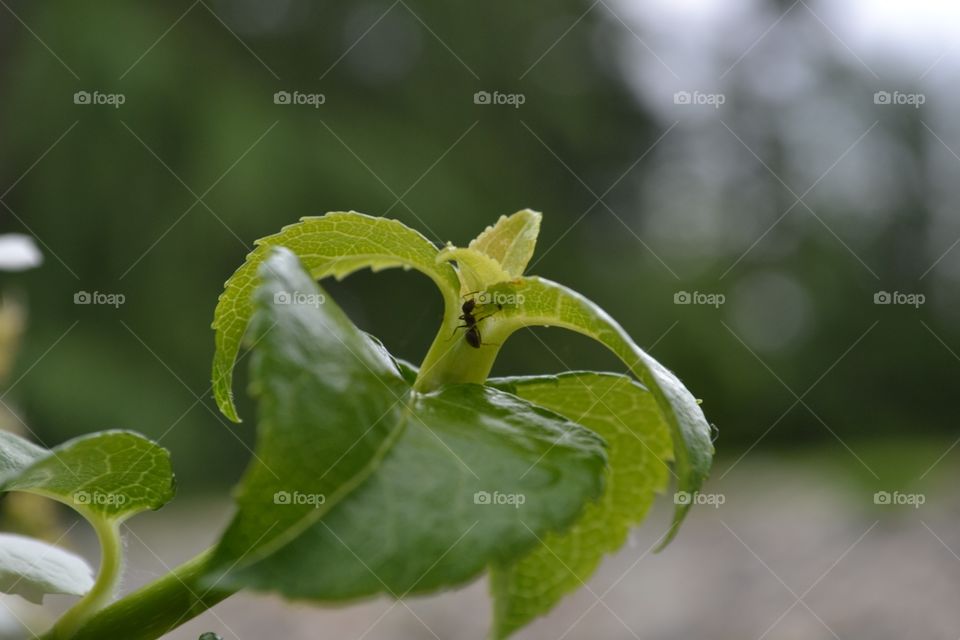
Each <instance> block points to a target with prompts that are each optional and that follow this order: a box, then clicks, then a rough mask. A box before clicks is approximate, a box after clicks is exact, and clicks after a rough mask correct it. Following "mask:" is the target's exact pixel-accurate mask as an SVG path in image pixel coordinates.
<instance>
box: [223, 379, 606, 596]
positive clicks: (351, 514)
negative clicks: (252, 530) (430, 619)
mask: <svg viewBox="0 0 960 640" xmlns="http://www.w3.org/2000/svg"><path fill="white" fill-rule="evenodd" d="M407 412H408V413H407V415H406V420H405V428H404V432H403V436H402V437H401V438H400V439H399V441H398V442H397V444H396V445H395V446H394V448H393V449H392V450H391V451H390V453H389V454H387V456H386V457H385V458H384V460H383V462H382V463H381V464H380V466H379V468H378V469H377V470H376V471H375V472H374V473H373V475H371V476H370V478H369V479H368V480H367V481H366V482H365V483H364V484H362V485H361V486H360V487H359V488H358V489H356V490H355V491H354V492H353V493H351V494H350V495H349V496H347V497H346V498H344V499H343V500H342V501H341V502H340V503H339V504H338V505H337V506H336V507H334V508H333V509H332V510H331V511H330V512H329V513H327V514H326V515H325V516H324V517H323V519H321V520H320V521H319V522H317V523H315V524H314V525H313V526H311V527H310V528H309V529H308V530H306V531H305V532H304V533H303V534H302V535H301V536H300V537H298V538H297V539H296V540H294V541H292V542H291V543H290V544H289V545H287V546H286V547H284V548H283V549H281V550H279V551H278V552H277V553H275V554H274V555H273V556H271V557H270V558H266V559H264V560H263V561H261V562H260V563H258V564H256V565H253V566H249V567H247V568H245V569H242V570H239V571H234V572H231V573H230V574H229V575H227V576H226V577H225V578H224V579H223V581H221V582H220V583H219V584H221V585H224V586H229V587H245V588H252V589H258V590H273V591H279V592H280V593H282V594H283V595H285V596H287V597H290V598H306V599H312V600H321V601H334V600H344V599H350V598H357V597H361V596H367V595H371V594H375V593H378V592H384V591H385V592H387V593H388V594H390V595H392V596H394V597H401V596H403V595H406V594H408V593H422V592H429V591H432V590H435V589H438V588H441V587H446V586H450V585H456V584H460V583H462V582H464V581H467V580H469V579H471V578H473V577H475V576H477V575H478V574H479V573H481V572H482V571H483V570H485V569H486V568H487V566H488V565H489V564H490V563H491V562H497V561H503V562H506V561H509V560H510V559H511V558H514V557H517V556H518V555H520V554H522V553H523V552H525V551H526V550H528V549H530V548H532V547H533V546H535V545H536V544H538V538H539V537H542V536H544V535H546V533H547V532H549V531H553V530H559V529H562V528H564V527H566V526H568V525H569V524H571V523H572V522H573V521H574V519H575V518H576V517H577V516H578V514H579V513H580V512H581V510H582V509H583V505H584V503H585V502H586V501H587V500H590V499H595V498H597V497H598V496H599V495H600V493H601V491H602V487H603V471H604V468H605V462H606V456H605V454H604V447H603V444H602V441H601V439H600V438H599V437H597V436H596V435H595V434H593V433H592V432H590V431H588V430H586V429H584V428H583V427H581V426H580V425H577V424H575V423H573V422H571V421H569V420H566V419H564V418H562V417H560V416H558V415H556V414H554V413H551V412H549V411H547V410H545V409H542V408H539V407H536V406H533V405H531V404H530V403H528V402H526V401H524V400H522V399H520V398H518V397H516V396H513V395H510V394H508V393H505V392H502V391H498V390H495V389H491V388H489V387H484V386H481V385H450V386H447V387H444V388H443V389H442V390H440V391H438V392H436V393H433V394H427V395H418V396H414V397H413V398H412V399H411V401H410V402H409V403H408V405H407ZM487 499H489V503H487Z"/></svg>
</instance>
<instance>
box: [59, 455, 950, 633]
mask: <svg viewBox="0 0 960 640" xmlns="http://www.w3.org/2000/svg"><path fill="white" fill-rule="evenodd" d="M818 459H819V460H821V461H822V460H823V459H824V458H823V456H819V458H818ZM946 461H947V462H949V458H947V459H946ZM730 463H732V460H731V461H727V463H726V464H723V463H721V464H720V465H718V467H717V470H716V472H715V474H714V477H715V479H714V480H713V481H712V482H711V485H710V486H709V487H707V489H706V491H708V492H711V491H712V492H718V493H722V494H723V496H724V497H725V499H726V502H725V504H723V505H722V506H720V507H719V508H714V507H710V506H699V507H697V508H695V509H694V510H693V512H692V515H691V517H690V518H689V520H688V521H687V523H686V524H685V525H684V527H683V529H682V530H681V532H680V535H679V537H678V538H677V540H676V541H675V542H674V543H673V544H671V545H670V546H669V547H668V548H667V550H666V551H664V552H662V553H659V554H654V553H648V550H649V549H650V547H651V546H652V545H653V544H654V543H655V541H656V539H657V537H658V536H659V535H660V534H661V533H662V532H663V527H664V526H665V524H666V522H667V519H668V507H669V506H670V504H669V502H670V501H669V499H662V500H661V501H660V506H659V507H658V509H657V510H656V511H655V513H653V514H652V515H651V517H650V519H648V521H647V523H646V524H645V525H644V526H643V527H642V528H641V529H639V530H638V531H636V532H635V533H634V535H633V537H632V539H631V542H630V544H629V545H628V546H627V547H625V548H624V549H623V550H622V551H621V552H620V553H619V554H617V555H616V556H614V557H611V558H609V559H608V560H607V561H606V562H605V563H604V564H603V565H602V567H601V569H600V571H599V572H598V573H597V575H596V576H594V578H593V579H592V580H590V581H589V589H586V588H584V589H581V590H580V591H578V592H577V593H576V594H574V595H572V596H570V597H568V598H567V599H566V600H564V601H563V602H562V603H561V605H560V606H559V607H558V608H557V610H555V611H554V613H553V614H552V615H550V616H549V617H547V618H545V619H542V620H540V621H538V622H537V623H535V624H534V625H532V626H531V627H529V628H528V629H527V630H525V631H524V632H522V633H520V634H518V635H517V638H521V639H525V640H558V639H560V638H565V639H569V640H586V639H589V640H597V639H598V638H603V639H604V640H607V639H609V640H619V639H623V640H630V639H631V638H642V639H644V640H646V639H651V640H690V639H691V638H706V639H710V640H760V639H761V638H762V639H769V640H820V639H823V640H830V639H832V638H842V639H844V640H861V639H862V640H888V639H889V640H903V639H904V638H911V639H913V638H922V639H924V640H941V639H942V640H956V639H957V638H958V637H960V608H958V607H957V604H956V603H957V602H960V558H958V557H957V555H955V553H954V552H955V551H960V527H958V524H960V499H958V497H957V496H956V495H955V492H954V491H953V490H952V487H953V486H956V479H957V478H956V474H955V473H954V472H952V471H950V470H949V469H948V468H947V467H946V465H945V466H944V468H943V469H942V470H939V469H940V468H939V466H938V467H937V469H938V470H939V475H937V476H936V478H935V479H934V480H930V477H929V476H928V480H930V481H929V482H928V483H927V485H926V486H924V487H923V489H924V491H925V493H924V496H925V498H926V504H924V505H922V506H921V507H920V508H919V509H915V508H912V507H890V506H877V505H875V504H874V500H873V493H872V491H873V489H872V488H870V487H869V483H862V484H861V483H858V482H855V481H854V482H851V481H850V478H849V476H847V477H844V476H843V475H842V474H841V473H838V472H837V468H836V467H833V466H830V465H828V464H811V461H810V459H806V460H804V461H796V460H776V459H772V458H769V457H761V456H758V457H756V458H752V457H747V458H745V459H744V460H743V461H742V462H740V463H739V464H736V465H735V466H733V467H732V470H731V472H730V473H729V475H726V476H724V474H725V471H726V469H730V468H731V464H730ZM930 475H931V476H933V475H934V474H930ZM891 490H892V487H891ZM228 516H229V507H228V505H226V504H225V503H212V502H200V501H194V502H188V503H185V504H178V503H176V502H175V503H174V504H173V505H171V506H170V507H168V508H166V509H164V510H163V511H161V512H160V513H156V514H147V515H144V516H141V517H140V518H137V519H135V520H134V521H133V522H132V523H131V526H132V531H133V533H134V534H135V535H132V534H128V536H127V545H128V548H129V552H130V557H131V561H130V567H131V568H130V570H129V571H128V573H127V577H126V582H125V588H132V587H135V586H138V585H140V584H143V583H145V582H147V581H149V580H151V579H153V578H155V577H157V576H159V575H161V574H162V573H164V572H165V571H166V568H165V566H164V564H166V565H167V566H174V565H175V564H177V563H179V562H181V561H183V560H186V559H187V558H188V557H190V556H192V555H193V554H194V553H196V552H198V551H200V550H202V549H203V548H204V546H205V545H206V544H207V543H209V542H211V541H212V540H213V537H214V536H215V535H216V532H217V531H218V528H219V526H220V525H221V524H222V523H224V522H225V521H226V519H227V518H228ZM90 543H92V540H90V539H83V540H79V541H78V544H81V545H82V548H83V549H85V551H86V552H88V553H89V554H90V555H89V556H88V557H95V555H94V554H95V550H94V549H93V548H92V547H91V545H90ZM948 547H949V548H948ZM951 549H953V551H951ZM318 570H319V569H318ZM598 598H602V601H601V602H598ZM798 598H802V600H801V601H800V602H798ZM489 616H490V602H489V598H488V596H487V593H486V583H485V581H483V580H481V581H478V582H476V583H474V584H472V585H470V586H468V587H466V588H464V589H462V590H458V591H454V592H448V593H444V594H441V595H437V596H433V597H421V598H416V599H411V600H409V601H407V602H406V603H403V604H395V603H393V602H392V601H390V600H388V599H385V598H382V599H377V600H373V601H369V602H366V603H363V604H359V605H355V606H352V607H347V608H340V609H320V608H314V607H310V606H307V605H290V604H287V603H284V602H282V601H281V600H280V599H278V598H274V597H268V596H261V595H239V596H235V597H233V598H231V599H229V600H227V601H225V602H224V603H222V604H221V605H219V606H218V607H216V608H215V609H214V610H213V611H211V612H208V613H207V614H205V615H203V616H201V617H200V618H198V619H196V620H193V621H192V622H190V623H188V624H187V625H185V626H183V627H182V628H181V629H178V630H177V631H175V632H173V633H171V634H169V636H168V637H169V638H170V639H171V640H196V638H197V637H198V636H199V635H200V634H201V633H202V632H204V631H216V632H217V633H219V634H220V635H222V636H223V638H224V639H225V640H263V639H267V638H269V639H276V640H279V639H281V638H282V639H283V640H301V639H302V640H307V639H309V640H317V639H320V640H322V639H325V638H331V639H336V640H360V639H361V638H362V639H364V640H397V639H406V638H409V639H419V638H423V639H425V640H428V639H431V638H440V639H442V640H447V639H451V640H473V639H476V640H482V639H483V638H485V637H486V632H487V629H488V622H489Z"/></svg>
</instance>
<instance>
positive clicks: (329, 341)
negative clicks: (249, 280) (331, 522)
mask: <svg viewBox="0 0 960 640" xmlns="http://www.w3.org/2000/svg"><path fill="white" fill-rule="evenodd" d="M272 251H273V252H274V255H272V256H271V257H270V258H269V260H268V261H267V262H265V263H264V264H263V265H262V267H261V274H260V278H259V279H260V281H261V282H262V286H260V287H259V289H258V290H257V292H256V295H255V305H256V311H255V312H254V314H253V321H252V327H251V333H252V338H253V339H254V344H255V349H254V354H253V357H252V364H251V371H252V380H253V386H252V390H253V393H254V394H255V395H256V396H257V397H258V399H259V416H260V419H259V424H258V426H257V429H258V444H257V450H256V456H255V459H254V460H253V461H252V463H251V465H250V467H249V468H248V469H247V472H246V474H245V476H244V478H243V480H242V482H241V483H240V486H239V489H238V492H237V503H238V507H239V510H238V512H237V515H236V517H235V518H234V520H233V522H232V523H231V524H230V527H229V528H228V529H227V532H226V533H225V534H224V536H223V539H222V540H221V541H220V544H219V545H218V547H217V551H216V553H215V555H214V559H213V561H212V565H213V566H229V565H231V564H233V563H235V562H240V563H241V565H242V564H244V563H253V562H256V561H257V560H258V559H260V558H261V557H263V556H266V555H269V554H270V553H272V552H273V550H275V549H276V548H279V547H280V546H283V545H284V544H286V543H287V542H289V541H290V540H291V539H293V538H295V537H296V536H297V535H299V534H300V533H301V532H302V531H303V530H304V529H305V528H307V527H309V526H310V525H311V524H312V523H313V522H315V521H316V520H317V519H319V518H320V517H321V516H322V515H323V514H324V513H326V512H327V511H328V510H329V509H330V508H331V507H333V505H335V504H336V502H337V501H338V500H339V499H340V498H342V497H343V496H344V495H345V494H346V493H348V492H349V491H350V490H352V489H353V488H354V487H356V485H357V484H358V483H359V482H361V481H362V480H363V479H364V478H365V477H366V476H367V475H369V474H370V473H371V472H372V470H373V469H374V468H375V467H376V464H377V462H378V461H379V460H380V458H382V457H383V455H384V454H385V453H386V451H387V450H388V449H389V447H390V445H391V444H392V443H393V441H394V440H395V439H396V438H397V437H398V435H399V431H400V422H401V420H400V415H401V412H402V410H403V402H402V399H403V396H404V394H406V393H407V391H408V385H407V383H405V382H404V381H403V379H402V377H401V375H400V373H399V371H398V370H397V367H396V365H395V364H394V363H393V361H392V360H391V359H390V358H389V355H388V354H387V353H386V351H385V350H384V349H383V348H382V347H381V346H379V345H378V344H376V343H374V342H372V341H371V340H370V339H368V337H367V336H366V334H364V333H363V332H362V331H360V330H359V329H357V328H356V327H355V326H354V325H353V324H352V323H351V322H350V320H349V319H348V318H347V317H346V316H345V315H344V313H343V312H342V311H341V310H340V308H339V307H337V305H336V304H335V303H334V302H333V301H332V300H330V299H328V298H327V297H326V294H325V293H323V290H322V289H320V287H319V286H318V285H317V284H316V283H315V282H314V281H313V278H312V277H311V276H310V274H308V273H307V272H306V271H304V269H303V267H302V266H301V264H300V261H299V260H298V259H297V257H296V256H294V255H293V254H292V253H291V252H289V251H287V250H286V249H273V250H272ZM301 494H302V495H310V496H322V497H323V498H322V499H323V503H321V504H314V503H300V504H297V503H293V504H286V503H285V502H284V501H285V499H287V498H289V499H290V500H291V501H292V500H293V498H294V496H297V495H301ZM318 499H319V498H318Z"/></svg>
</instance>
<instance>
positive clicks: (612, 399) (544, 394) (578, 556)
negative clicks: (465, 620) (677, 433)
mask: <svg viewBox="0 0 960 640" xmlns="http://www.w3.org/2000/svg"><path fill="white" fill-rule="evenodd" d="M489 384H490V385H492V386H495V387H497V388H500V389H503V390H505V391H509V392H511V393H514V394H516V395H518V396H520V397H521V398H524V399H525V400H529V401H530V402H532V403H534V404H536V405H538V406H541V407H545V408H547V409H550V410H551V411H555V412H556V413H558V414H560V415H562V416H564V417H566V418H569V419H570V420H573V421H576V422H577V423H579V424H582V425H583V426H585V427H587V428H589V429H591V430H593V431H594V432H595V433H597V434H599V435H600V436H602V437H603V439H604V440H605V441H606V442H607V444H608V446H609V460H610V464H609V467H608V474H609V476H608V480H607V483H606V487H607V488H606V490H605V492H604V494H603V497H602V499H601V500H600V501H598V502H596V503H592V504H588V505H587V507H586V508H585V509H584V511H583V513H582V514H581V516H580V518H579V519H578V520H577V522H576V524H575V525H574V526H572V527H571V528H570V529H569V530H567V531H564V532H562V533H553V534H548V535H546V536H544V537H543V540H542V544H540V545H538V546H537V547H536V548H535V549H534V550H533V551H531V552H530V553H528V554H527V555H525V556H523V557H522V558H520V559H518V560H516V561H515V562H508V563H498V564H496V565H494V567H492V569H491V580H490V583H491V591H492V593H493V597H494V637H496V638H506V637H507V636H509V635H510V634H511V633H513V632H514V631H516V630H517V629H520V628H521V627H523V626H525V625H526V624H528V623H529V622H530V621H531V620H533V619H534V618H536V617H537V616H540V615H543V614H545V613H547V612H548V611H550V609H552V608H553V607H554V605H556V603H557V602H558V601H559V600H560V599H561V598H562V597H563V596H564V595H566V594H567V593H569V592H571V591H574V590H576V589H578V588H579V587H581V586H582V585H583V584H585V583H586V582H587V581H588V580H589V579H590V576H591V575H593V573H594V571H595V570H596V569H597V567H598V566H599V564H600V561H601V559H602V558H603V556H604V555H605V554H607V553H611V552H613V551H615V550H617V549H619V548H620V547H621V546H623V544H624V542H626V539H627V535H628V533H629V530H630V527H631V526H632V525H634V524H637V523H639V522H641V521H642V520H643V519H644V517H645V516H646V514H647V511H648V510H649V509H650V506H651V505H652V504H653V499H654V496H655V494H656V493H658V492H660V491H663V489H664V488H665V487H666V485H667V482H668V479H669V473H670V472H669V467H668V466H667V462H668V461H670V460H671V459H672V449H671V447H672V443H671V439H670V430H669V427H668V426H667V424H666V423H665V422H664V421H663V417H662V415H661V413H660V409H659V407H658V406H657V402H656V400H655V398H654V397H653V395H652V394H651V393H650V392H649V391H647V390H646V389H645V388H643V387H642V386H641V385H639V384H637V383H636V382H635V381H634V380H633V379H631V378H629V377H627V376H619V375H614V374H601V373H592V372H570V373H564V374H561V375H559V376H539V377H527V378H504V379H496V380H490V381H489Z"/></svg>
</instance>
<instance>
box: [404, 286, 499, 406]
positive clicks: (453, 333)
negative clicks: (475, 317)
mask: <svg viewBox="0 0 960 640" xmlns="http://www.w3.org/2000/svg"><path fill="white" fill-rule="evenodd" d="M451 306H452V307H453V308H452V309H451V308H450V307H451ZM459 313H460V312H459V309H458V307H457V306H456V304H455V303H454V304H453V305H448V307H447V312H446V314H445V316H444V320H443V324H442V325H440V330H439V331H438V332H437V337H436V338H434V339H433V344H431V345H430V350H429V351H427V355H426V356H425V357H424V359H423V362H422V363H421V365H420V373H419V374H417V380H416V382H414V383H413V388H414V389H416V390H417V391H420V392H422V393H427V392H430V391H433V390H434V389H437V388H439V387H441V386H443V385H445V384H459V383H471V382H472V383H475V384H483V383H484V382H485V381H486V379H487V376H489V375H490V369H492V368H493V361H494V360H496V358H497V353H498V352H499V351H500V346H499V345H497V344H488V343H483V344H481V345H480V348H479V349H478V348H475V347H471V346H470V345H469V344H468V343H467V341H466V340H465V339H464V334H463V330H462V329H459V328H458V325H460V319H459V318H458V315H459ZM487 323H488V324H486V325H485V329H484V331H485V332H486V330H487V327H492V326H494V319H493V318H490V319H488V320H487Z"/></svg>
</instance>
